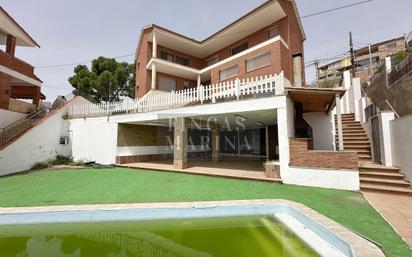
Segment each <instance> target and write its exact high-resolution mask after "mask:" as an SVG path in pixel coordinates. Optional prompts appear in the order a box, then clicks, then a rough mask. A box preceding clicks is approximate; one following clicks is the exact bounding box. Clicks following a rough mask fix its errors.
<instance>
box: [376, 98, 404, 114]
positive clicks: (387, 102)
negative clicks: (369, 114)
mask: <svg viewBox="0 0 412 257" xmlns="http://www.w3.org/2000/svg"><path fill="white" fill-rule="evenodd" d="M382 103H386V104H387V105H388V106H389V108H390V109H391V110H392V112H393V113H395V115H396V117H397V118H399V117H400V116H399V114H398V113H397V112H396V111H395V108H393V106H392V105H391V104H390V103H389V101H388V100H386V99H385V100H384V101H382V102H381V103H380V104H379V105H378V106H379V108H380V109H383V108H381V106H382Z"/></svg>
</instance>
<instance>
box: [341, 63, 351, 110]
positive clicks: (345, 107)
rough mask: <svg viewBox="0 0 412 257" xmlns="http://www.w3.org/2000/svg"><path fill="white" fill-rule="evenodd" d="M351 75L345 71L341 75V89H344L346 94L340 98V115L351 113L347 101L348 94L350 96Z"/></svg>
mask: <svg viewBox="0 0 412 257" xmlns="http://www.w3.org/2000/svg"><path fill="white" fill-rule="evenodd" d="M351 80H352V79H351V73H350V71H345V72H344V73H343V87H344V89H346V93H345V94H344V95H343V97H342V101H340V102H341V107H342V109H341V112H342V113H351V111H350V107H349V105H350V104H349V99H350V94H351V90H350V89H351Z"/></svg>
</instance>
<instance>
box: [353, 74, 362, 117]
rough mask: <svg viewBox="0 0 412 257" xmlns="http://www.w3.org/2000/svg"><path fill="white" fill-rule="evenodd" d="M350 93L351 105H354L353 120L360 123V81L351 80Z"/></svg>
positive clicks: (356, 79) (357, 79) (358, 79)
mask: <svg viewBox="0 0 412 257" xmlns="http://www.w3.org/2000/svg"><path fill="white" fill-rule="evenodd" d="M352 93H353V95H352V96H353V104H354V111H355V120H356V121H361V116H362V114H361V112H362V111H361V107H360V101H361V98H362V91H361V81H360V78H353V79H352Z"/></svg>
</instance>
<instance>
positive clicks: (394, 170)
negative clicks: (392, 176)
mask: <svg viewBox="0 0 412 257" xmlns="http://www.w3.org/2000/svg"><path fill="white" fill-rule="evenodd" d="M359 170H360V171H364V172H383V173H397V174H399V172H400V169H399V168H396V167H386V166H383V165H382V166H366V165H364V166H359Z"/></svg>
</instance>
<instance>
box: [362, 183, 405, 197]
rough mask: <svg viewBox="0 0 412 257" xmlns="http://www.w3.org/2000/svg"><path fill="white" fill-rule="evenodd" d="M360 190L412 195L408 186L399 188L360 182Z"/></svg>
mask: <svg viewBox="0 0 412 257" xmlns="http://www.w3.org/2000/svg"><path fill="white" fill-rule="evenodd" d="M360 188H361V191H364V192H366V191H368V192H380V193H387V194H398V195H412V189H410V188H401V187H397V186H396V187H395V186H382V185H368V184H366V185H365V184H361V185H360Z"/></svg>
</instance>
